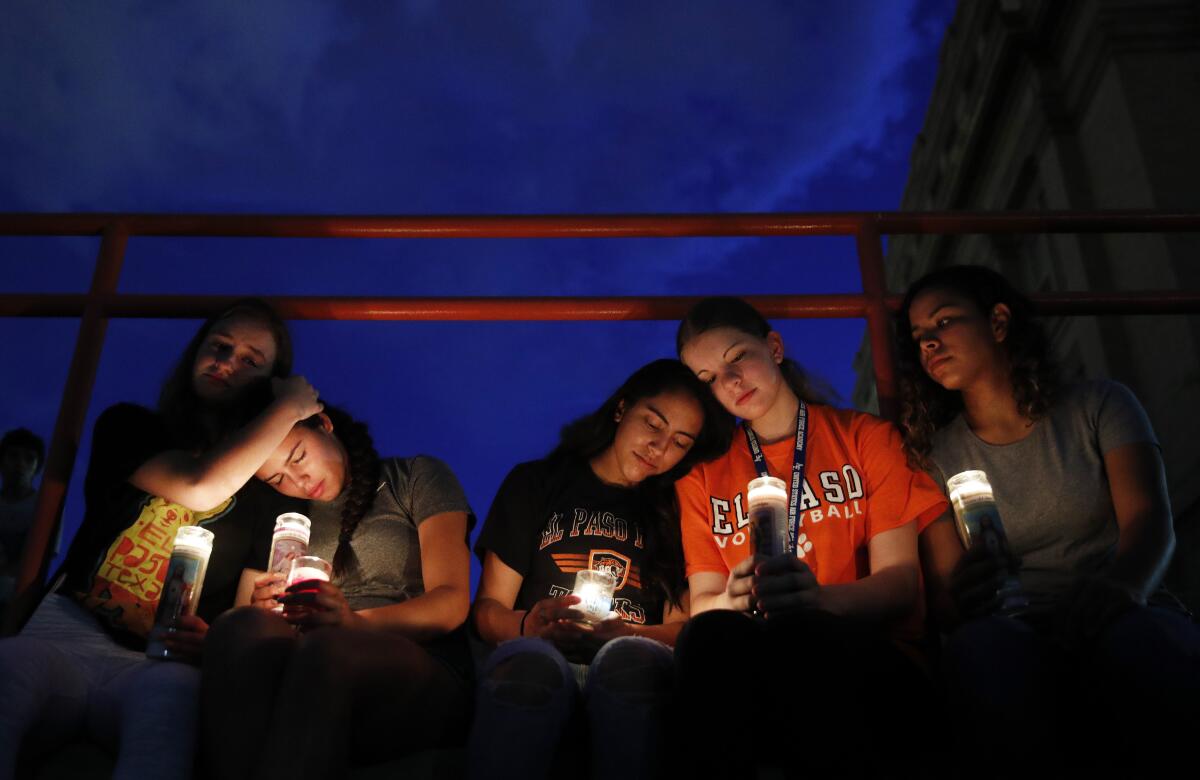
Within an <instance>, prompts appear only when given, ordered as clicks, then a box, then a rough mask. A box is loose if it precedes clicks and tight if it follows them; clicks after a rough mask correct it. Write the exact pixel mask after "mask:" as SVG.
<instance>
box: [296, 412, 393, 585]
mask: <svg viewBox="0 0 1200 780" xmlns="http://www.w3.org/2000/svg"><path fill="white" fill-rule="evenodd" d="M325 414H326V415H328V417H329V419H330V421H331V422H332V423H333V435H334V436H336V437H337V439H338V441H340V442H341V443H342V447H343V448H345V450H346V457H347V460H348V463H347V473H348V475H349V479H348V484H347V485H346V486H345V488H343V491H342V494H343V495H344V496H345V503H344V504H343V505H342V522H341V527H340V529H339V530H338V544H337V551H336V552H335V553H334V554H333V570H334V573H336V574H345V573H347V572H352V571H354V570H356V569H357V568H358V559H357V557H356V556H355V555H354V550H353V548H351V546H350V540H351V539H352V538H353V537H354V531H355V529H357V528H358V523H359V521H360V520H362V519H363V516H364V515H365V514H366V513H367V510H368V509H370V508H371V505H372V504H373V503H374V502H375V494H376V493H377V492H379V487H380V485H379V478H380V473H381V467H380V464H379V453H378V452H376V451H375V443H374V442H373V441H372V440H371V433H370V431H368V430H367V426H366V424H365V423H361V422H359V421H358V420H355V419H354V418H353V417H351V416H350V415H349V414H348V413H347V412H346V411H344V410H342V409H339V408H338V407H336V406H330V405H329V404H326V405H325ZM319 420H320V418H319V417H318V416H314V417H310V418H308V419H307V420H305V421H304V422H303V423H302V424H303V425H309V426H310V427H316V426H318V425H319V424H320V423H319Z"/></svg>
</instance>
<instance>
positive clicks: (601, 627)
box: [592, 617, 633, 646]
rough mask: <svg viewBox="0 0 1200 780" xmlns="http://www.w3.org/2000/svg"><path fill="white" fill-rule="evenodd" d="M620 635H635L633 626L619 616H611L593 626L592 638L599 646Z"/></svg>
mask: <svg viewBox="0 0 1200 780" xmlns="http://www.w3.org/2000/svg"><path fill="white" fill-rule="evenodd" d="M620 636H633V628H631V627H630V625H629V624H628V623H626V622H625V621H624V620H622V619H621V618H619V617H610V618H608V619H607V620H601V621H600V622H599V623H596V624H595V625H594V626H592V638H593V639H595V641H596V644H597V645H598V646H603V645H604V644H605V643H606V642H608V641H610V640H613V639H616V638H617V637H620Z"/></svg>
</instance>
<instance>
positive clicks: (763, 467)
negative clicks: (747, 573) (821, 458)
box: [742, 401, 808, 552]
mask: <svg viewBox="0 0 1200 780" xmlns="http://www.w3.org/2000/svg"><path fill="white" fill-rule="evenodd" d="M742 430H743V431H745V433H746V443H747V444H749V445H750V457H751V459H753V461H754V470H755V471H757V472H758V475H759V476H760V477H769V476H771V472H770V471H768V470H767V459H766V457H764V456H763V452H762V447H760V446H759V445H758V437H757V436H755V435H754V430H753V429H752V428H751V427H750V424H749V423H743V424H742ZM807 452H808V405H807V404H805V403H804V401H801V402H800V409H799V410H798V411H797V412H796V454H795V456H794V457H793V458H792V490H791V495H790V496H789V499H788V550H789V551H792V552H795V550H796V537H797V536H798V535H799V531H800V528H799V526H798V525H797V523H796V520H797V518H798V517H799V512H798V511H797V509H798V507H799V503H800V486H801V485H803V484H804V458H805V455H806V453H807Z"/></svg>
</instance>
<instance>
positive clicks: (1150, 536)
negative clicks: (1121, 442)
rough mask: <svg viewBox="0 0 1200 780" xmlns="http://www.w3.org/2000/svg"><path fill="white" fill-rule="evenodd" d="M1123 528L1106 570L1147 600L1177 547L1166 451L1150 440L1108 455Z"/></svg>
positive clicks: (1106, 467)
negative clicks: (1112, 557) (1165, 460)
mask: <svg viewBox="0 0 1200 780" xmlns="http://www.w3.org/2000/svg"><path fill="white" fill-rule="evenodd" d="M1104 471H1105V473H1106V474H1107V475H1108V484H1109V491H1110V493H1111V494H1112V502H1113V509H1114V511H1115V512H1116V515H1117V528H1118V530H1119V532H1120V536H1119V539H1118V541H1117V555H1116V557H1115V558H1114V559H1113V562H1112V564H1111V565H1110V566H1109V569H1108V571H1107V572H1106V574H1107V576H1108V577H1109V578H1110V579H1113V580H1116V581H1117V582H1120V583H1122V584H1123V585H1126V586H1128V587H1129V588H1131V589H1132V590H1133V591H1134V592H1135V593H1136V594H1137V595H1138V596H1139V597H1140V600H1144V599H1145V598H1146V596H1148V595H1149V594H1150V593H1151V592H1153V590H1154V589H1155V588H1156V587H1158V584H1159V582H1160V581H1161V580H1162V576H1163V574H1164V572H1165V571H1166V569H1167V564H1168V563H1169V562H1170V560H1171V554H1172V553H1173V552H1174V550H1175V531H1174V529H1173V528H1172V523H1171V502H1170V500H1169V499H1168V497H1167V480H1166V475H1165V473H1164V470H1163V462H1162V455H1161V454H1160V453H1159V451H1158V448H1157V447H1155V446H1154V445H1152V444H1147V443H1139V444H1127V445H1125V446H1123V447H1118V448H1116V449H1115V450H1110V451H1109V452H1107V453H1105V455H1104Z"/></svg>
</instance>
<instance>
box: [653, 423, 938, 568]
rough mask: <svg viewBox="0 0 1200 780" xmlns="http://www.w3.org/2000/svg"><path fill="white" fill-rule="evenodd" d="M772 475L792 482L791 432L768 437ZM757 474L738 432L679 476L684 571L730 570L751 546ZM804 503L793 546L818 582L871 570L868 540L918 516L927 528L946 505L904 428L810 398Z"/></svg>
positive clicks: (801, 502) (767, 454)
mask: <svg viewBox="0 0 1200 780" xmlns="http://www.w3.org/2000/svg"><path fill="white" fill-rule="evenodd" d="M762 450H763V454H764V456H765V457H766V461H767V466H768V468H769V470H770V473H771V476H773V477H779V478H780V479H782V480H783V481H784V482H785V483H786V484H788V485H790V484H791V479H792V460H793V457H794V454H795V441H794V439H793V437H790V436H789V437H787V438H786V439H784V440H783V441H778V442H774V443H772V444H767V445H763V447H762ZM757 476H758V473H757V472H756V471H755V470H754V461H753V460H752V459H751V457H750V447H749V445H748V444H747V443H746V437H745V435H744V433H743V432H742V431H740V430H739V431H737V432H736V433H734V440H733V446H732V447H730V449H729V452H727V453H725V455H723V456H722V457H720V458H718V459H717V460H715V461H712V462H710V463H702V464H700V465H698V466H696V467H695V468H693V469H692V471H691V472H690V473H689V474H688V475H687V476H686V477H684V478H683V479H681V480H680V481H679V482H677V483H676V487H675V489H676V492H677V493H678V495H679V506H680V515H681V522H682V533H683V551H684V557H685V559H686V563H687V575H688V576H689V577H690V576H691V575H693V574H695V573H697V572H706V571H707V572H717V573H720V574H723V575H727V574H728V573H729V570H730V569H732V568H733V567H734V566H736V565H737V564H738V563H739V562H740V561H742V559H744V558H745V557H746V556H747V555H750V553H751V546H750V545H751V542H750V527H749V526H750V517H749V513H748V512H747V504H746V484H747V483H748V482H749V481H750V480H752V479H754V478H755V477H757ZM800 490H801V492H800V500H799V502H798V512H797V515H798V518H799V521H800V523H799V528H798V529H797V534H796V554H797V555H798V556H799V557H800V558H801V559H803V560H804V562H805V563H806V564H808V566H809V568H811V569H812V571H813V574H814V575H815V576H816V578H817V582H819V583H821V584H822V585H833V584H838V583H846V582H853V581H855V580H858V579H861V578H862V577H865V576H867V575H868V574H869V573H870V568H869V565H868V560H867V542H869V541H870V540H871V538H872V537H873V536H875V535H876V534H878V533H881V532H883V531H887V530H890V529H893V528H898V527H900V526H903V525H905V524H906V523H912V522H915V523H917V530H918V531H922V530H924V529H925V527H926V526H928V525H929V524H930V523H931V522H933V521H934V520H936V519H937V518H938V517H940V516H941V515H942V514H943V513H944V512H945V511H946V510H947V509H948V508H949V505H948V504H947V502H946V497H945V496H944V495H943V494H942V491H941V490H939V489H938V487H937V485H935V484H934V482H933V480H932V479H930V478H929V476H928V475H927V474H925V473H924V472H919V471H913V470H912V469H910V468H909V467H908V463H907V461H906V459H905V456H904V452H903V450H902V449H901V442H900V434H899V432H897V430H896V428H895V426H893V425H892V424H891V423H889V422H887V421H885V420H881V419H879V418H878V417H874V416H872V415H869V414H863V413H862V412H854V411H850V410H845V409H833V408H831V407H828V406H821V405H814V404H809V405H808V452H807V456H806V464H805V470H804V483H803V485H802V486H801V489H800Z"/></svg>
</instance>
